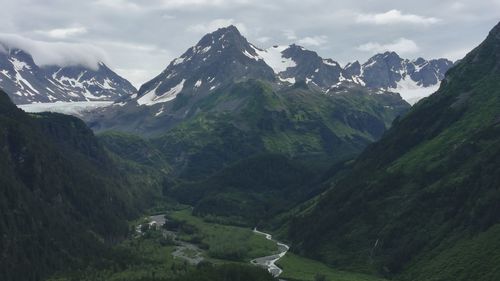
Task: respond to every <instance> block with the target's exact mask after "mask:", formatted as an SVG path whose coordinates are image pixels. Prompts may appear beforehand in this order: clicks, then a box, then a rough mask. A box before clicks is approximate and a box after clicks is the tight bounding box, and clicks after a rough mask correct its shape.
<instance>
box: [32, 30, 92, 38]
mask: <svg viewBox="0 0 500 281" xmlns="http://www.w3.org/2000/svg"><path fill="white" fill-rule="evenodd" d="M38 33H41V34H43V35H46V36H48V37H51V38H56V39H65V38H68V37H72V36H76V35H81V34H85V33H87V29H86V28H85V27H69V28H56V29H51V30H47V31H43V30H40V31H38Z"/></svg>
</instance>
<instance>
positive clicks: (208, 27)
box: [187, 19, 247, 34]
mask: <svg viewBox="0 0 500 281" xmlns="http://www.w3.org/2000/svg"><path fill="white" fill-rule="evenodd" d="M229 25H234V26H236V28H238V30H239V31H240V32H241V33H242V34H246V33H247V28H246V26H245V25H244V24H243V23H238V22H235V20H234V19H215V20H213V21H211V22H209V23H205V24H203V23H200V24H194V25H191V26H189V27H188V28H187V30H188V31H190V32H194V33H199V34H205V33H210V32H213V31H215V30H217V29H219V28H221V27H227V26H229Z"/></svg>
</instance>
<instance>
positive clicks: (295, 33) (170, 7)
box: [0, 0, 500, 86]
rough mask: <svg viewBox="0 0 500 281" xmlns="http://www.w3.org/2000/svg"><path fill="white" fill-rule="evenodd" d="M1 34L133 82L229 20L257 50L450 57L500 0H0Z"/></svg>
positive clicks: (346, 56) (483, 27)
mask: <svg viewBox="0 0 500 281" xmlns="http://www.w3.org/2000/svg"><path fill="white" fill-rule="evenodd" d="M0 4H1V5H0V6H1V9H0V40H4V41H9V42H11V44H17V45H22V46H26V47H25V48H30V49H31V52H32V54H33V55H34V58H35V61H36V62H37V63H40V64H51V63H57V64H73V63H79V62H83V63H86V64H95V61H97V60H103V61H105V62H106V63H107V64H108V65H109V66H110V67H112V68H113V69H114V70H115V71H116V72H118V73H119V74H121V75H122V76H124V77H125V78H127V79H129V80H130V81H131V82H132V83H133V84H134V85H136V86H139V85H140V84H142V83H143V82H145V81H147V80H149V79H151V78H153V77H154V76H156V75H157V74H158V73H159V72H161V71H162V70H163V69H164V68H165V67H166V66H167V65H168V63H169V62H170V61H171V60H172V59H173V58H175V57H178V56H180V55H181V54H182V53H183V52H184V51H185V50H186V49H187V48H189V47H190V46H192V45H194V44H196V42H197V41H198V40H199V39H200V38H201V36H203V35H204V34H205V33H208V32H211V31H213V30H215V29H217V28H218V27H222V26H227V25H229V24H233V25H235V26H237V27H238V28H239V29H240V31H241V32H242V33H243V34H244V35H245V36H246V37H247V38H248V39H249V41H250V42H252V43H254V44H255V45H257V46H258V47H261V48H264V47H269V46H272V45H276V44H291V43H297V44H299V45H302V46H304V47H306V48H308V49H311V50H314V51H317V52H318V53H319V54H320V55H321V56H323V57H324V58H332V59H334V60H337V61H339V62H340V63H342V64H345V63H347V62H349V61H354V60H360V61H364V60H366V59H367V58H368V57H370V56H371V55H373V54H374V53H377V52H382V51H385V50H394V51H396V52H398V53H400V55H401V56H403V57H407V58H416V57H419V56H421V57H425V58H436V57H447V58H450V59H453V60H456V59H459V58H461V57H462V56H463V55H464V54H465V53H467V52H468V51H470V50H471V49H472V48H473V47H475V46H476V45H477V44H479V43H480V42H481V41H482V40H483V39H484V38H485V36H486V35H487V34H488V31H489V30H490V29H491V28H492V27H493V26H494V25H495V24H496V23H497V22H498V21H499V20H500V0H439V1H437V0H418V1H415V0H411V1H406V0H345V1H344V0H300V1H299V0H274V1H273V0H212V1H209V0H86V1H79V0H74V1H69V0H0Z"/></svg>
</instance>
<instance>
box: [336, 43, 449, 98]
mask: <svg viewBox="0 0 500 281" xmlns="http://www.w3.org/2000/svg"><path fill="white" fill-rule="evenodd" d="M452 66H453V62H451V61H450V60H447V59H435V60H425V59H423V58H418V59H416V60H408V59H402V58H401V57H400V56H399V55H398V54H396V53H395V52H386V53H383V54H377V55H375V56H373V57H371V58H370V59H369V60H368V61H367V62H365V63H364V64H362V65H361V64H360V63H359V62H358V61H356V62H354V63H349V64H348V65H346V67H345V68H344V71H343V77H344V78H345V79H347V80H350V81H353V82H355V83H359V84H361V85H365V86H367V87H369V88H380V89H385V90H389V91H392V92H397V93H399V94H401V96H402V97H403V98H404V99H405V100H407V101H408V102H410V103H414V102H416V101H418V100H419V99H421V98H423V97H426V96H428V95H430V94H432V93H433V92H435V91H437V89H438V88H439V85H440V82H441V80H442V79H443V78H444V75H445V73H446V72H447V71H448V69H450V68H451V67H452Z"/></svg>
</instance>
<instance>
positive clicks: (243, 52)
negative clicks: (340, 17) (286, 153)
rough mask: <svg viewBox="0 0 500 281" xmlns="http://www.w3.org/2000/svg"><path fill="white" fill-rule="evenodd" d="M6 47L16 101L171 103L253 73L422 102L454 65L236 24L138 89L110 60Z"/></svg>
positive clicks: (2, 76) (2, 58) (1, 74)
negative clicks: (272, 39)
mask: <svg viewBox="0 0 500 281" xmlns="http://www.w3.org/2000/svg"><path fill="white" fill-rule="evenodd" d="M4 47H6V46H4ZM5 49H6V50H7V52H3V53H2V52H0V88H2V89H3V90H4V91H5V92H7V93H8V94H9V96H10V98H11V99H12V100H13V102H14V103H15V104H30V103H52V102H57V101H59V102H76V101H80V102H81V101H123V100H127V99H128V100H129V101H133V102H136V103H137V104H138V105H146V106H151V105H154V104H158V103H165V102H169V101H171V100H173V99H175V98H176V97H177V95H179V94H187V95H198V96H204V95H207V94H209V93H211V92H213V91H214V90H216V89H218V88H220V87H223V86H227V85H228V84H230V83H233V82H241V81H244V80H248V79H260V80H265V81H269V82H272V83H274V84H275V85H276V87H283V86H287V85H293V84H294V83H295V82H298V81H305V82H306V83H307V84H308V85H309V86H311V87H314V88H317V89H318V90H323V91H327V90H328V89H330V88H331V87H332V86H335V85H337V84H338V83H342V82H352V83H356V84H359V85H362V86H366V87H369V88H373V89H381V90H384V91H391V92H397V93H400V94H401V96H402V97H403V98H404V99H405V100H406V101H408V102H409V103H415V102H416V101H418V100H419V99H421V98H422V97H425V96H428V95H429V94H431V93H433V92H434V91H436V90H437V89H438V87H439V84H440V81H441V79H443V77H444V74H445V73H446V71H447V70H448V69H449V68H450V67H451V66H452V65H453V63H452V62H451V61H449V60H447V59H437V60H425V59H423V58H418V59H416V60H408V59H402V58H401V57H399V56H398V55H397V54H396V53H395V52H386V53H384V54H377V55H375V56H373V57H372V58H370V59H369V60H368V61H367V62H365V63H363V64H360V63H359V62H358V61H356V62H353V63H349V64H347V65H346V66H345V67H342V66H341V65H340V64H339V63H338V62H336V61H334V60H332V59H324V58H322V57H320V56H319V55H318V54H317V53H316V52H314V51H310V50H306V49H305V48H303V47H301V46H298V45H295V44H293V45H290V46H273V47H271V48H268V49H265V50H264V49H260V48H258V47H256V46H255V45H253V44H251V43H250V42H248V41H247V39H246V38H245V37H244V36H242V35H241V34H240V32H239V31H238V29H237V28H236V27H234V26H228V27H226V28H221V29H218V30H217V31H215V32H213V33H210V34H207V35H205V36H204V37H203V38H202V39H201V40H200V41H199V42H198V44H196V45H195V46H193V47H192V48H189V49H188V50H187V51H186V52H185V53H184V54H183V55H182V56H180V57H179V58H177V59H175V60H173V61H172V62H171V63H170V64H169V65H168V66H167V68H166V69H165V70H164V71H162V72H161V73H160V74H159V75H158V76H156V77H155V78H153V79H152V80H150V81H149V82H147V83H145V84H144V85H142V86H141V87H140V89H139V90H138V91H137V90H136V89H135V88H134V86H132V84H131V83H130V82H128V81H127V80H126V79H124V78H122V77H120V76H119V75H118V74H116V73H115V72H113V71H112V70H111V69H109V68H108V67H107V66H106V65H105V64H103V63H99V65H98V67H97V69H91V68H89V67H84V66H63V67H61V66H55V65H52V66H38V65H36V63H35V62H34V60H33V58H32V57H31V55H30V54H29V53H27V52H26V51H25V50H20V49H15V48H7V47H6V48H5ZM167 107H168V106H167ZM167 111H168V110H164V112H167Z"/></svg>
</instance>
